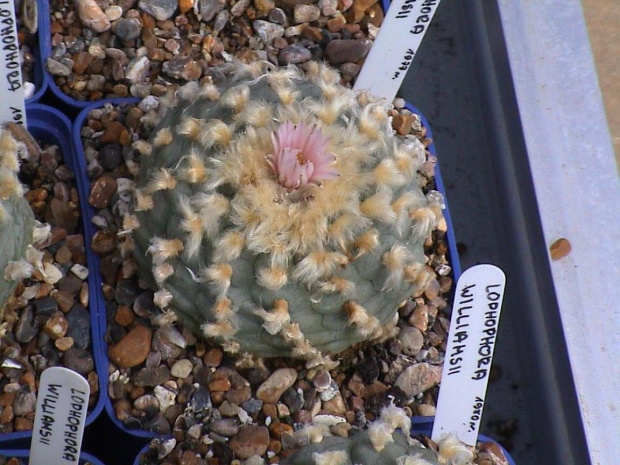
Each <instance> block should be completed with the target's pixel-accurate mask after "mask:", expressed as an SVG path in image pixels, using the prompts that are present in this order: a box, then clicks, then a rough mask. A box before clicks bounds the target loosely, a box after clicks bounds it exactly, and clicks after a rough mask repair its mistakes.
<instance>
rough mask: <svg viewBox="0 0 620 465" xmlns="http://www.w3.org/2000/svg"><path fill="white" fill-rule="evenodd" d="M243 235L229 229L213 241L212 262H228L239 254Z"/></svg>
mask: <svg viewBox="0 0 620 465" xmlns="http://www.w3.org/2000/svg"><path fill="white" fill-rule="evenodd" d="M244 246H245V237H244V236H243V234H242V233H240V232H239V231H229V232H227V233H225V234H224V235H223V236H221V237H220V238H219V239H217V240H216V241H215V253H214V254H213V261H214V262H216V263H217V262H229V261H231V260H234V259H236V258H238V257H239V255H241V251H242V250H243V247H244Z"/></svg>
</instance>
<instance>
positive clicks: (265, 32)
mask: <svg viewBox="0 0 620 465" xmlns="http://www.w3.org/2000/svg"><path fill="white" fill-rule="evenodd" d="M252 26H253V27H254V31H255V32H256V34H257V35H258V37H260V39H261V40H262V41H263V43H264V44H265V45H270V44H271V42H273V40H274V39H276V38H278V37H282V36H284V28H283V27H282V26H280V25H279V24H276V23H270V22H269V21H264V20H262V19H257V20H256V21H254V22H253V23H252Z"/></svg>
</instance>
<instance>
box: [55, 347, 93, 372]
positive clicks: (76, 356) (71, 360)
mask: <svg viewBox="0 0 620 465" xmlns="http://www.w3.org/2000/svg"><path fill="white" fill-rule="evenodd" d="M63 361H64V363H65V366H66V367H67V368H69V369H71V370H73V371H77V372H78V373H80V374H81V375H84V376H86V375H88V374H89V373H90V372H92V371H93V370H94V369H95V362H94V360H93V356H92V355H91V354H90V352H88V351H87V350H84V349H79V348H77V347H72V348H71V349H69V350H67V351H66V352H65V353H64V358H63Z"/></svg>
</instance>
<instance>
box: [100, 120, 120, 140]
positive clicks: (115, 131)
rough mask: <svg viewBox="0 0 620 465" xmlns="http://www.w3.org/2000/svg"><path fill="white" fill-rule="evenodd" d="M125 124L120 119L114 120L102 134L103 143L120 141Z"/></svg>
mask: <svg viewBox="0 0 620 465" xmlns="http://www.w3.org/2000/svg"><path fill="white" fill-rule="evenodd" d="M123 130H125V131H126V129H125V126H123V123H121V122H120V121H112V122H111V123H110V124H109V125H108V127H107V128H106V129H105V131H103V134H102V135H101V143H102V144H112V143H114V142H118V141H119V139H120V137H121V133H122V132H123Z"/></svg>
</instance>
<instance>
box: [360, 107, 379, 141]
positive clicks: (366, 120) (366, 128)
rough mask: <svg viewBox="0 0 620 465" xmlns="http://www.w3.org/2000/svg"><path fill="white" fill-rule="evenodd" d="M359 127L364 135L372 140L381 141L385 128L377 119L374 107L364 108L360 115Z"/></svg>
mask: <svg viewBox="0 0 620 465" xmlns="http://www.w3.org/2000/svg"><path fill="white" fill-rule="evenodd" d="M357 126H358V128H359V130H360V132H361V133H362V134H364V135H365V136H366V137H368V138H369V139H371V140H379V139H380V138H381V135H382V134H383V132H384V131H383V126H382V125H381V124H380V122H379V121H377V119H376V118H375V116H374V114H373V112H372V105H367V106H365V107H364V109H363V110H362V112H361V113H360V115H359V120H358V122H357Z"/></svg>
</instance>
